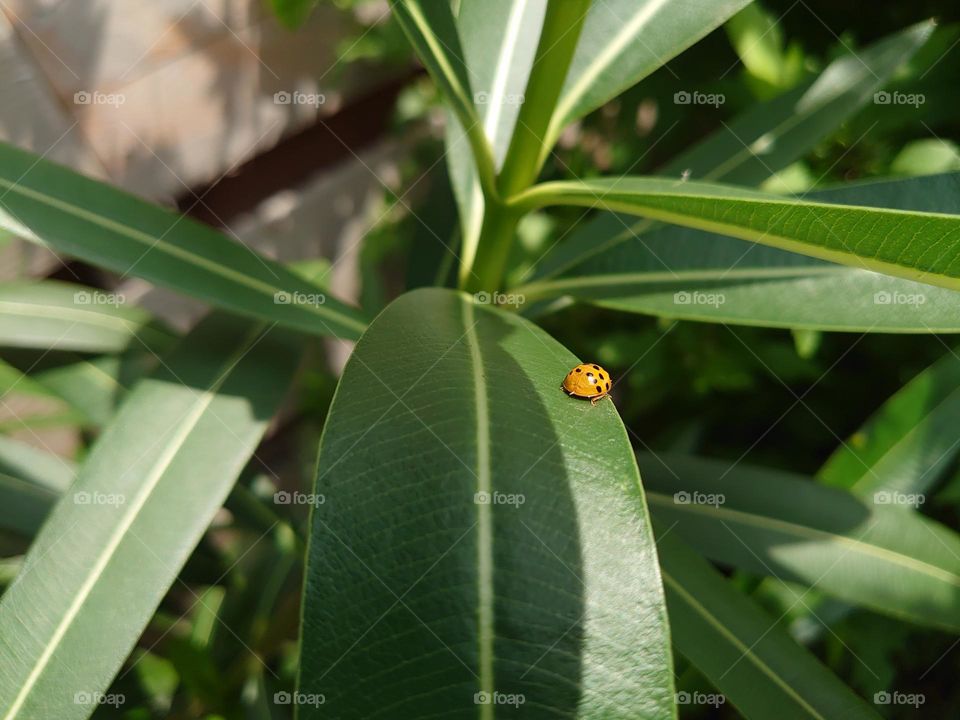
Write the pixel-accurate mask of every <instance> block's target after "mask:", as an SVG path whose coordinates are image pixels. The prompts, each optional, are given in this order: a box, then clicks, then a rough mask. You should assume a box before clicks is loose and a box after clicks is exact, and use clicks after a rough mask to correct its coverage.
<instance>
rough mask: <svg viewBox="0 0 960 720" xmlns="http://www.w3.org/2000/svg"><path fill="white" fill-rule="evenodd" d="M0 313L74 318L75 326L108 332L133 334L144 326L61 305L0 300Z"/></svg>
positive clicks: (116, 317) (101, 313) (129, 320)
mask: <svg viewBox="0 0 960 720" xmlns="http://www.w3.org/2000/svg"><path fill="white" fill-rule="evenodd" d="M0 313H6V314H9V315H20V316H22V317H39V318H53V319H55V320H63V319H66V320H69V319H70V318H75V320H74V322H75V324H80V323H84V324H87V325H97V326H100V327H103V328H107V329H110V330H120V329H122V330H129V331H131V332H135V331H136V330H137V329H139V328H141V327H143V325H145V324H146V323H145V322H137V321H136V320H132V319H129V318H125V317H121V316H119V315H112V314H109V313H103V312H97V311H95V310H84V309H81V308H76V307H66V306H61V305H41V304H39V303H25V302H16V301H12V300H0ZM118 326H120V327H119V328H118Z"/></svg>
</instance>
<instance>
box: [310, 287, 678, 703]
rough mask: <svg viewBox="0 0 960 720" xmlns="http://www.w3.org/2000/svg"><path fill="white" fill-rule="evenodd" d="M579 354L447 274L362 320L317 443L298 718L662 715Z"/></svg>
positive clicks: (645, 572)
mask: <svg viewBox="0 0 960 720" xmlns="http://www.w3.org/2000/svg"><path fill="white" fill-rule="evenodd" d="M575 362H576V358H574V357H573V355H571V354H570V353H569V351H567V350H566V349H564V348H563V347H562V346H561V345H559V344H558V343H557V342H556V341H555V340H553V339H552V338H551V337H549V336H548V335H547V334H546V333H544V332H543V331H542V330H540V329H539V328H537V327H535V326H533V325H531V324H530V323H528V322H527V321H525V320H523V319H522V318H519V317H517V316H514V315H511V314H509V313H505V312H502V311H499V310H495V309H491V308H489V307H484V306H479V305H474V304H473V302H472V298H470V297H469V296H466V295H462V294H458V293H454V292H452V291H446V290H418V291H415V292H413V293H409V294H407V295H404V296H402V297H401V298H400V299H398V300H397V301H395V302H394V303H393V304H392V305H391V306H390V307H389V308H387V310H385V311H384V313H383V314H382V315H380V317H379V318H378V319H377V320H376V321H375V322H374V324H373V325H372V326H371V328H370V329H369V330H368V331H367V333H366V334H365V335H364V336H363V338H362V339H361V340H360V343H359V344H358V345H357V348H356V349H355V351H354V353H353V356H352V357H351V359H350V361H349V362H348V364H347V366H346V369H345V370H344V374H343V378H342V379H341V381H340V385H339V387H338V389H337V394H336V396H335V398H334V401H333V406H332V408H331V411H330V416H329V418H328V420H327V424H326V427H325V428H324V435H323V439H322V442H321V447H320V460H319V467H318V479H317V484H316V493H318V494H322V496H323V497H324V502H323V503H322V504H319V505H317V506H316V507H314V510H313V515H312V520H311V531H310V548H309V554H308V559H307V571H306V572H307V578H306V585H305V598H304V616H303V636H302V643H301V647H302V651H301V652H302V654H301V665H300V668H301V670H300V673H301V675H300V691H301V692H302V693H304V694H305V697H308V698H309V697H310V695H314V696H316V695H318V694H322V695H323V696H324V697H325V701H326V702H325V704H323V705H321V706H319V707H305V706H301V707H300V717H301V718H313V717H320V716H325V717H330V716H336V717H340V718H364V717H370V716H372V715H375V714H377V713H381V714H383V713H387V714H389V715H390V716H391V717H405V718H427V717H437V716H443V717H449V718H458V717H462V718H476V717H480V718H493V717H495V716H496V717H500V716H502V715H504V714H506V713H510V712H514V709H513V707H508V706H504V705H502V704H500V703H502V702H509V701H510V700H511V698H512V699H513V700H518V698H519V697H520V696H522V698H523V705H522V710H521V713H522V715H523V716H524V717H550V718H555V717H589V718H600V717H603V718H657V719H658V720H659V719H661V718H669V717H673V710H672V706H673V690H672V668H671V659H670V649H669V639H668V631H667V626H666V619H665V616H664V607H663V595H662V587H661V584H660V578H659V570H658V565H657V560H656V553H655V550H654V545H653V538H652V535H651V530H650V525H649V520H648V516H647V512H646V509H645V504H644V496H643V491H642V489H641V487H640V478H639V475H638V473H637V469H636V464H635V461H634V459H633V457H632V453H631V449H630V445H629V442H628V440H627V437H626V434H625V432H624V429H623V425H622V424H621V422H620V420H619V418H618V416H617V413H616V410H615V408H614V407H613V404H612V402H610V401H609V400H604V401H603V402H601V403H599V404H598V405H596V406H592V405H591V404H590V403H589V402H586V401H581V400H576V399H574V398H570V397H568V396H567V395H565V394H564V393H563V392H562V391H561V389H560V382H561V380H562V379H563V377H564V375H565V373H566V372H567V371H568V370H569V369H570V367H571V366H572V365H573V364H575ZM397 658H403V664H404V672H403V678H402V679H398V678H396V676H395V671H396V662H397ZM478 693H482V694H481V695H478ZM493 693H497V695H496V698H497V699H498V704H493V703H490V704H485V703H480V704H475V698H476V699H477V700H483V699H485V698H488V697H492V696H493V695H492V694H493ZM484 694H485V695H484Z"/></svg>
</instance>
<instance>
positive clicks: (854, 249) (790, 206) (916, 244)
mask: <svg viewBox="0 0 960 720" xmlns="http://www.w3.org/2000/svg"><path fill="white" fill-rule="evenodd" d="M954 182H955V183H956V182H960V180H954ZM515 205H516V206H518V207H523V208H535V207H539V206H543V205H580V206H586V207H593V206H600V207H605V208H607V209H611V210H619V211H622V212H630V213H633V214H636V215H643V216H645V217H648V218H652V219H656V220H662V221H664V222H669V223H672V224H675V225H681V226H683V227H690V228H694V229H698V230H708V231H712V232H716V233H719V234H722V235H730V236H732V237H738V238H740V239H743V240H750V241H754V242H758V243H761V244H764V245H770V246H772V247H776V248H780V249H782V250H789V251H791V252H796V253H800V254H802V255H809V256H811V257H816V258H820V259H823V260H830V261H832V262H836V263H841V264H845V265H850V266H852V267H856V268H859V269H863V270H872V271H876V272H881V273H886V274H888V275H894V276H897V277H903V278H906V279H908V280H913V281H922V282H925V283H928V284H932V285H940V286H942V287H947V288H950V289H954V290H956V289H960V242H958V241H957V240H958V238H960V215H948V214H944V213H929V212H914V211H905V210H893V209H889V208H887V207H860V206H855V205H839V204H831V203H824V202H810V201H802V200H793V199H787V198H782V197H779V196H776V195H770V194H766V193H760V192H755V191H753V190H748V189H746V188H741V187H737V186H732V185H715V184H712V183H699V182H680V181H671V180H663V179H660V178H631V177H626V178H619V179H614V178H609V179H598V180H586V181H566V182H551V183H544V184H542V185H538V186H537V187H535V188H533V189H531V190H529V191H528V192H526V193H523V194H522V195H521V196H519V198H518V199H517V200H516V202H515Z"/></svg>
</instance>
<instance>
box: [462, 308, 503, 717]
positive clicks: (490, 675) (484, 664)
mask: <svg viewBox="0 0 960 720" xmlns="http://www.w3.org/2000/svg"><path fill="white" fill-rule="evenodd" d="M460 302H461V308H462V320H463V324H464V329H465V331H466V338H467V346H468V347H469V349H470V363H471V369H472V372H473V390H474V406H475V408H476V427H477V492H478V493H487V494H488V497H489V494H490V493H491V492H492V489H493V488H492V478H491V474H490V408H489V405H488V398H487V388H486V383H485V382H484V374H483V356H482V353H481V350H480V341H479V338H478V337H477V333H476V325H477V321H476V320H474V313H475V309H474V305H473V302H472V298H471V299H467V298H466V297H464V296H462V295H461V296H460ZM475 505H476V507H477V643H478V649H477V650H478V651H477V657H478V661H479V666H480V668H479V669H480V691H481V692H486V693H492V692H493V690H494V667H493V661H494V637H495V628H494V585H493V583H494V567H493V503H492V502H491V503H475ZM493 709H494V706H493V704H492V703H486V704H480V705H478V706H477V710H478V713H479V717H480V718H481V720H493V718H494V713H493Z"/></svg>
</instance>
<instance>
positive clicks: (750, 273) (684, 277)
mask: <svg viewBox="0 0 960 720" xmlns="http://www.w3.org/2000/svg"><path fill="white" fill-rule="evenodd" d="M849 272H861V271H860V270H859V269H858V268H851V267H850V266H848V265H837V264H832V265H824V266H816V265H810V266H793V267H790V266H781V267H769V268H742V269H737V268H733V269H721V268H716V269H705V270H690V271H685V270H681V271H679V272H670V271H666V272H661V271H656V272H635V273H595V274H592V275H580V276H577V277H570V278H560V279H558V280H544V281H541V282H532V283H529V284H527V285H519V286H517V287H515V288H513V290H514V291H515V292H518V293H526V294H530V295H536V296H539V295H541V294H543V293H545V292H551V291H553V290H562V289H565V288H591V287H604V286H606V285H624V284H641V285H652V284H658V283H670V282H687V281H691V280H693V281H706V282H722V281H724V280H727V279H730V280H765V279H769V278H774V279H788V278H796V279H803V278H805V277H807V276H813V275H816V276H820V275H832V274H839V273H849Z"/></svg>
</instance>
